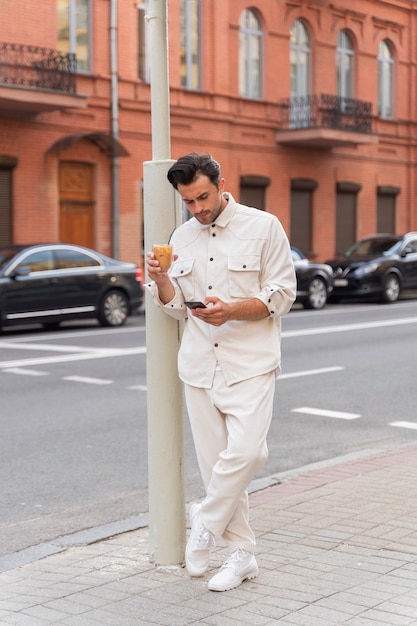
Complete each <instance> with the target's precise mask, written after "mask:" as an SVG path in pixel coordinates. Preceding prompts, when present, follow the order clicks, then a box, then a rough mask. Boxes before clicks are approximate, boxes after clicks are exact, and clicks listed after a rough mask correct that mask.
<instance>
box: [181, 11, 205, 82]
mask: <svg viewBox="0 0 417 626" xmlns="http://www.w3.org/2000/svg"><path fill="white" fill-rule="evenodd" d="M180 8H181V16H180V19H181V25H180V29H181V30H180V46H181V59H180V72H181V85H182V86H183V87H185V89H201V49H200V47H201V46H200V0H181V4H180Z"/></svg>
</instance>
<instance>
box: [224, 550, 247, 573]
mask: <svg viewBox="0 0 417 626" xmlns="http://www.w3.org/2000/svg"><path fill="white" fill-rule="evenodd" d="M244 557H245V551H244V550H242V548H238V549H237V550H235V551H234V552H232V554H229V556H228V557H227V559H226V560H225V562H224V563H223V565H222V566H221V568H220V571H221V570H223V569H226V568H227V567H233V566H234V564H235V563H238V562H239V561H240V560H241V559H243V558H244Z"/></svg>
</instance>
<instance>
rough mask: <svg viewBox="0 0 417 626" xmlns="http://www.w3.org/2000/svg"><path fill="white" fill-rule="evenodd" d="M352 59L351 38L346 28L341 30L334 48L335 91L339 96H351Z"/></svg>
mask: <svg viewBox="0 0 417 626" xmlns="http://www.w3.org/2000/svg"><path fill="white" fill-rule="evenodd" d="M353 61H354V51H353V44H352V39H351V37H350V35H349V33H348V32H347V31H346V30H341V31H340V33H339V34H338V36H337V49H336V81H337V82H336V93H337V95H338V96H339V97H340V98H353Z"/></svg>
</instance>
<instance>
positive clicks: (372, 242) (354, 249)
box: [345, 237, 399, 257]
mask: <svg viewBox="0 0 417 626" xmlns="http://www.w3.org/2000/svg"><path fill="white" fill-rule="evenodd" d="M398 240H399V238H398V237H395V238H394V237H385V238H381V237H378V238H377V239H363V240H362V241H358V242H357V243H354V244H353V246H350V248H348V249H347V250H346V252H345V257H350V256H354V257H358V256H375V255H378V254H384V253H387V251H389V250H390V248H393V247H395V246H396V245H398V243H399V241H398Z"/></svg>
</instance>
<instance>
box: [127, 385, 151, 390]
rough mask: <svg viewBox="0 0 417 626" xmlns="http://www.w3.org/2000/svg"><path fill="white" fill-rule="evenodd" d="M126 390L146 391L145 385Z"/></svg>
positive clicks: (133, 386)
mask: <svg viewBox="0 0 417 626" xmlns="http://www.w3.org/2000/svg"><path fill="white" fill-rule="evenodd" d="M128 389H131V390H133V391H148V388H147V386H146V385H132V386H131V387H128Z"/></svg>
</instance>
